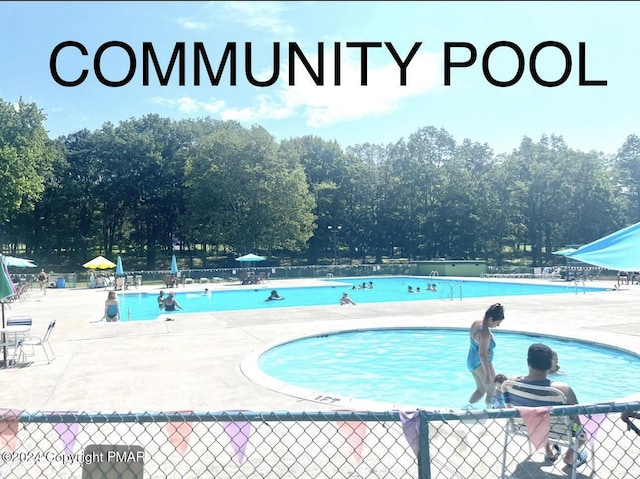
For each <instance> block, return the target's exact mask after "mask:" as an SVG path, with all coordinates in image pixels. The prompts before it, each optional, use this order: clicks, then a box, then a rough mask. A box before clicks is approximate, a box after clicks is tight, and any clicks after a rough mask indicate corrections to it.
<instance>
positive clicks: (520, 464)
mask: <svg viewBox="0 0 640 479" xmlns="http://www.w3.org/2000/svg"><path fill="white" fill-rule="evenodd" d="M639 410H640V402H632V403H618V404H602V405H591V406H562V407H556V408H553V409H552V410H551V415H552V416H561V415H579V416H580V418H581V421H582V422H583V424H584V419H585V418H586V419H589V420H590V423H592V424H595V425H596V426H594V427H585V430H586V433H587V434H586V436H587V437H586V439H587V440H588V441H590V442H593V445H594V450H595V458H594V459H595V461H594V463H595V471H594V470H592V469H593V468H592V462H591V461H588V462H587V464H585V465H583V466H581V467H580V468H578V470H577V475H576V477H577V478H579V479H580V478H585V477H600V478H607V479H637V478H638V477H640V436H639V435H638V434H640V430H638V428H637V427H636V426H640V424H634V422H633V421H634V419H628V422H625V420H624V419H627V417H629V416H631V417H633V416H634V415H637V414H638V411H639ZM519 414H520V413H519V411H518V410H517V409H502V410H489V411H458V412H454V411H451V412H448V413H443V412H429V411H425V410H419V411H411V412H407V413H404V412H402V411H390V412H354V411H331V412H252V411H225V412H192V411H180V412H171V413H168V412H164V413H149V412H145V413H140V414H135V413H126V414H117V413H111V414H102V413H86V412H81V413H74V412H64V413H63V412H37V413H27V412H22V411H15V410H0V453H1V460H0V478H21V479H22V478H43V477H46V478H82V479H98V478H99V479H116V478H117V479H141V478H143V477H144V478H163V479H164V478H199V479H200V478H211V479H213V478H215V479H231V478H233V479H236V478H269V479H271V478H273V479H275V478H278V479H284V478H291V479H294V478H296V479H297V478H300V479H302V478H314V479H317V478H327V479H334V478H385V479H386V478H389V479H406V478H416V479H431V478H434V479H435V478H438V479H440V478H442V479H445V478H446V479H452V478H461V479H462V478H464V479H473V478H478V479H479V478H483V479H491V478H501V477H505V478H517V479H528V478H532V479H537V478H547V479H548V478H560V477H567V474H568V472H567V468H566V467H563V463H562V460H559V461H557V462H555V463H550V462H549V461H545V458H544V449H542V450H541V451H538V452H536V453H534V454H533V455H530V454H529V445H528V441H527V439H526V438H524V439H522V440H521V439H519V438H518V439H516V438H515V437H511V436H508V435H507V434H506V432H507V430H508V429H507V428H508V422H509V420H510V418H514V417H518V416H519ZM636 421H637V422H639V423H640V419H637V420H636ZM505 452H506V453H505Z"/></svg>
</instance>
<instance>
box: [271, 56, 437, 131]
mask: <svg viewBox="0 0 640 479" xmlns="http://www.w3.org/2000/svg"><path fill="white" fill-rule="evenodd" d="M400 56H401V57H402V54H400ZM389 59H390V61H389V62H387V63H386V64H384V65H382V66H379V67H371V66H369V67H368V68H367V85H366V86H361V85H360V83H361V65H360V55H359V54H358V55H357V56H356V54H354V53H353V52H349V53H345V52H344V51H343V52H342V57H341V60H342V61H341V68H340V76H341V82H340V83H341V84H340V85H339V86H334V85H333V84H332V83H333V68H329V69H328V71H327V72H326V73H325V77H326V78H327V79H328V82H327V83H331V84H330V85H327V84H325V86H320V87H319V86H316V85H315V84H314V83H313V82H312V80H311V78H310V77H309V76H308V75H306V72H305V75H302V73H303V70H302V69H301V68H299V67H298V66H296V85H295V86H287V87H286V88H281V90H280V92H279V96H280V99H281V101H282V103H283V104H285V105H287V106H288V107H290V108H292V109H301V110H302V111H303V115H304V116H305V118H306V124H307V125H308V126H312V127H319V126H322V125H327V124H331V123H336V122H340V121H346V120H354V119H358V118H363V117H366V116H370V115H383V114H385V113H389V112H392V111H395V110H397V109H398V108H399V106H400V103H401V102H402V101H403V100H406V99H408V98H411V97H415V96H418V95H421V94H423V93H425V92H426V91H428V90H431V89H434V88H436V87H437V86H438V85H440V84H441V75H440V73H439V63H440V62H439V55H437V54H431V53H422V54H420V53H417V54H416V55H415V56H414V57H413V59H412V60H411V62H410V63H409V66H408V67H407V84H406V85H405V86H401V85H400V67H399V66H398V65H397V64H396V62H395V61H394V60H393V59H392V58H391V56H390V54H389ZM326 63H327V64H329V65H333V58H330V59H328V61H326ZM369 63H371V62H369ZM312 65H313V63H312ZM297 78H300V81H298V80H297Z"/></svg>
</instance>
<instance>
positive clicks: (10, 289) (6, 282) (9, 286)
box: [0, 255, 16, 366]
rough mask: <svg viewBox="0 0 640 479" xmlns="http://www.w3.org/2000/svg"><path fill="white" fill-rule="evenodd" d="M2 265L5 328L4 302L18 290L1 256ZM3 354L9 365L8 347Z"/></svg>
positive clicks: (0, 280)
mask: <svg viewBox="0 0 640 479" xmlns="http://www.w3.org/2000/svg"><path fill="white" fill-rule="evenodd" d="M0 263H2V265H1V267H0V303H2V328H3V329H4V328H5V322H4V300H5V299H7V298H8V297H9V296H12V295H14V294H16V288H15V286H14V285H13V281H11V276H9V271H7V263H5V257H4V256H2V255H0ZM2 354H3V358H4V364H5V366H6V365H7V346H6V345H5V346H3V348H2Z"/></svg>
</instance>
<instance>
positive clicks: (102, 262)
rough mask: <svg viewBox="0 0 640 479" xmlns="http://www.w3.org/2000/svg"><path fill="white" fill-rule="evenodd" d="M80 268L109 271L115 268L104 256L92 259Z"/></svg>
mask: <svg viewBox="0 0 640 479" xmlns="http://www.w3.org/2000/svg"><path fill="white" fill-rule="evenodd" d="M82 266H84V267H85V268H89V269H110V268H115V267H116V265H115V263H112V262H111V261H109V260H108V259H107V258H105V257H104V256H98V257H96V258H93V259H92V260H91V261H89V262H87V263H85V264H83V265H82Z"/></svg>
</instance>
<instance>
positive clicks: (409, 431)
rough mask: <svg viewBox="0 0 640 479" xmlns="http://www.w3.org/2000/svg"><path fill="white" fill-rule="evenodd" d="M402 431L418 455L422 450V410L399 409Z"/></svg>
mask: <svg viewBox="0 0 640 479" xmlns="http://www.w3.org/2000/svg"><path fill="white" fill-rule="evenodd" d="M399 414H400V422H401V423H402V431H403V432H404V437H405V438H406V439H407V442H408V443H409V446H410V447H411V450H412V451H413V453H414V454H415V455H416V456H417V455H418V451H420V412H419V411H411V412H403V411H399Z"/></svg>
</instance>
